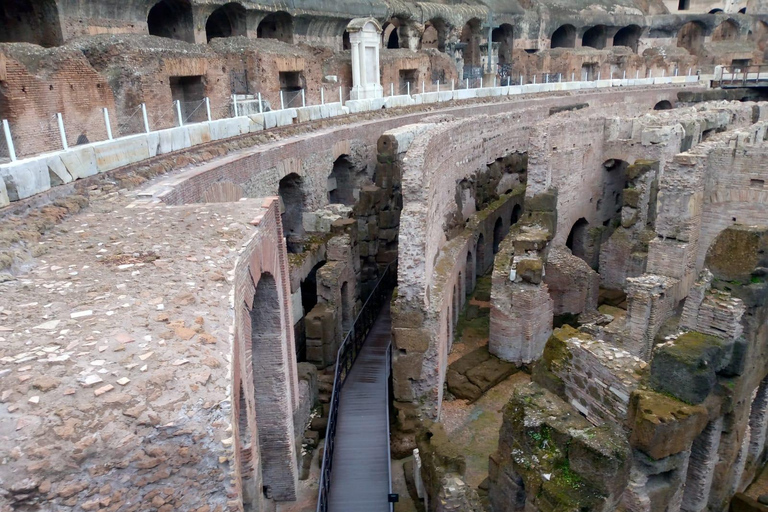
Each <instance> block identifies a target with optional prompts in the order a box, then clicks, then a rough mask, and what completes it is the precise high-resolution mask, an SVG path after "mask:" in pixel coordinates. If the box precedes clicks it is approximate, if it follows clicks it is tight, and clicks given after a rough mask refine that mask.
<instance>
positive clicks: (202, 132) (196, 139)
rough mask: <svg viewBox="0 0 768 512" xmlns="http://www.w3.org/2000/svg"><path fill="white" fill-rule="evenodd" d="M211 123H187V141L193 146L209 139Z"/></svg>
mask: <svg viewBox="0 0 768 512" xmlns="http://www.w3.org/2000/svg"><path fill="white" fill-rule="evenodd" d="M210 125H211V123H195V124H190V125H187V127H186V128H187V131H188V132H189V143H190V144H191V145H193V146H196V145H198V144H205V143H206V142H210V141H211V127H210Z"/></svg>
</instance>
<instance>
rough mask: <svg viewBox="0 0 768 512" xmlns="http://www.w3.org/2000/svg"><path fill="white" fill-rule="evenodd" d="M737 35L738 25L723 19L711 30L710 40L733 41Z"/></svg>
mask: <svg viewBox="0 0 768 512" xmlns="http://www.w3.org/2000/svg"><path fill="white" fill-rule="evenodd" d="M738 37H739V25H738V24H737V23H736V22H735V21H733V20H731V19H728V20H725V21H724V22H722V23H721V24H719V25H718V26H717V27H715V30H713V31H712V41H734V40H736V39H738Z"/></svg>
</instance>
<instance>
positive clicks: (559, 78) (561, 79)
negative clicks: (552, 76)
mask: <svg viewBox="0 0 768 512" xmlns="http://www.w3.org/2000/svg"><path fill="white" fill-rule="evenodd" d="M557 81H558V82H559V83H563V74H562V73H558V74H557Z"/></svg>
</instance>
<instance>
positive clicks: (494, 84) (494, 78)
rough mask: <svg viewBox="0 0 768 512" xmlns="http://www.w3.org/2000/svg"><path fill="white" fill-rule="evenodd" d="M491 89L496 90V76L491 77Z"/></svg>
mask: <svg viewBox="0 0 768 512" xmlns="http://www.w3.org/2000/svg"><path fill="white" fill-rule="evenodd" d="M493 88H494V89H495V88H496V75H493Z"/></svg>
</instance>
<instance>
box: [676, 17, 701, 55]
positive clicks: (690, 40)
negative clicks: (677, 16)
mask: <svg viewBox="0 0 768 512" xmlns="http://www.w3.org/2000/svg"><path fill="white" fill-rule="evenodd" d="M703 43H704V25H702V24H701V23H699V22H698V21H689V22H688V23H686V24H685V25H683V26H682V27H680V31H679V32H678V33H677V46H679V47H680V48H685V49H686V50H688V52H690V53H696V52H698V51H699V49H700V48H701V45H702V44H703Z"/></svg>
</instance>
